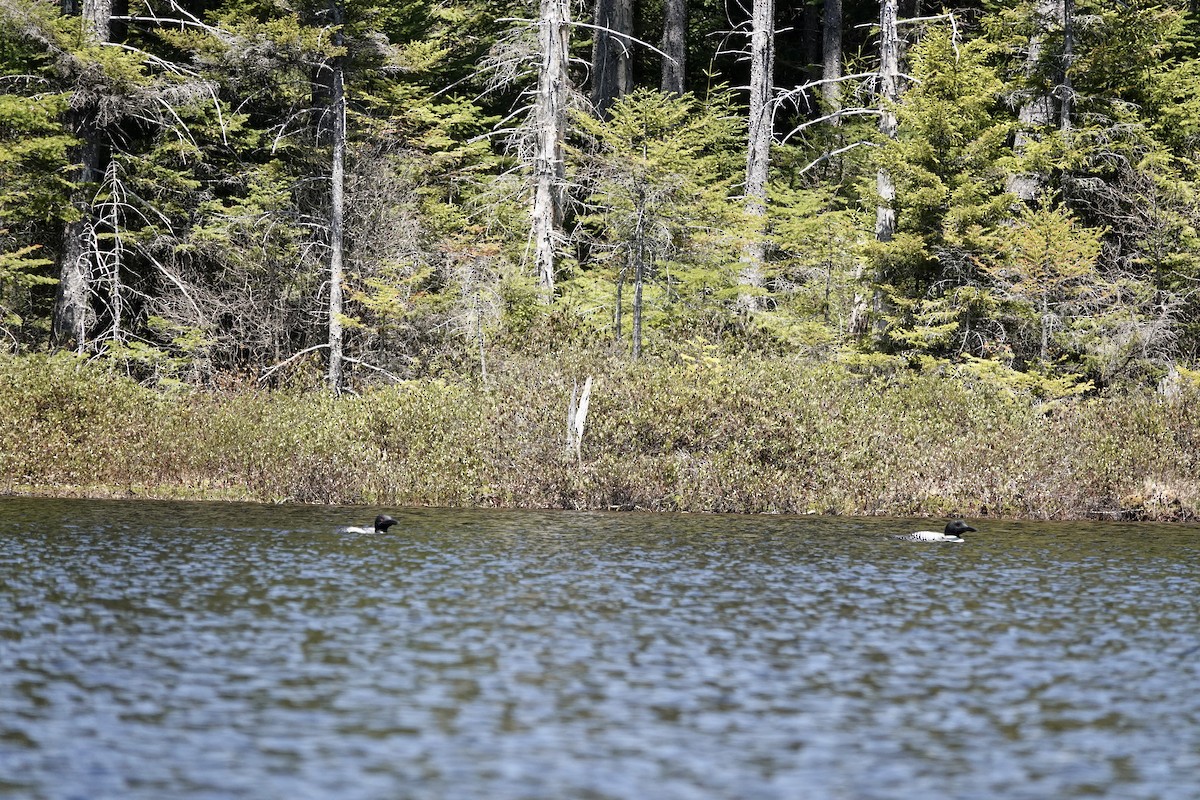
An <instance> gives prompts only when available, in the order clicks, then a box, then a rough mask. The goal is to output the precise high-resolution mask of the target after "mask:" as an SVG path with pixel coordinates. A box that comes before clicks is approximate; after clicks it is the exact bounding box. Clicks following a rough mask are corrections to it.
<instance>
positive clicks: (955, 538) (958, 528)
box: [899, 519, 975, 542]
mask: <svg viewBox="0 0 1200 800" xmlns="http://www.w3.org/2000/svg"><path fill="white" fill-rule="evenodd" d="M974 530H975V528H972V527H971V526H970V525H968V524H967V523H965V522H963V521H962V520H961V519H956V520H954V521H953V522H950V523H948V524H947V525H946V530H945V531H944V532H938V531H916V532H915V533H910V534H907V535H906V536H901V537H899V538H901V539H904V540H906V541H909V542H961V541H963V538H962V534H964V533H966V532H967V531H974Z"/></svg>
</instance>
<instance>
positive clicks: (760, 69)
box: [740, 0, 775, 308]
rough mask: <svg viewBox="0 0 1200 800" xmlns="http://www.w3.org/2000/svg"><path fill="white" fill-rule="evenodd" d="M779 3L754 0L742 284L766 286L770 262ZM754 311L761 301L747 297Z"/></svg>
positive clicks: (749, 305) (770, 0)
mask: <svg viewBox="0 0 1200 800" xmlns="http://www.w3.org/2000/svg"><path fill="white" fill-rule="evenodd" d="M774 68H775V0H754V10H753V17H752V19H751V32H750V126H749V127H750V137H749V138H750V141H749V146H748V147H747V149H746V213H747V214H748V215H749V216H750V218H751V223H752V225H753V228H754V230H753V231H752V232H751V239H750V242H749V243H748V244H747V245H746V248H745V250H744V251H743V253H742V273H741V277H740V283H741V284H742V285H744V286H750V287H760V286H762V285H763V261H764V260H765V259H766V249H767V245H766V234H767V177H768V175H769V173H770V168H771V140H772V138H773V137H774V133H775V131H774V117H775V113H774V110H775V109H774V104H773V103H772V102H771V100H772V90H773V88H774ZM743 302H744V303H745V304H746V305H747V306H748V307H751V308H754V307H757V299H756V298H754V297H753V296H751V295H746V296H744V297H743Z"/></svg>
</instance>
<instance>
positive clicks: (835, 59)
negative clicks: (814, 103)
mask: <svg viewBox="0 0 1200 800" xmlns="http://www.w3.org/2000/svg"><path fill="white" fill-rule="evenodd" d="M821 56H822V60H823V62H824V64H823V69H822V72H821V77H822V78H823V79H824V80H825V83H823V84H821V95H822V97H823V98H824V100H825V113H827V114H831V113H834V112H837V111H840V110H841V109H842V86H841V83H840V82H839V81H840V80H841V77H842V0H825V20H824V36H823V39H822V46H821ZM833 122H834V124H835V125H836V124H838V123H839V122H840V120H839V119H838V118H837V117H835V118H834V120H833Z"/></svg>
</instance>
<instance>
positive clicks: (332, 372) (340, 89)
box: [328, 3, 346, 394]
mask: <svg viewBox="0 0 1200 800" xmlns="http://www.w3.org/2000/svg"><path fill="white" fill-rule="evenodd" d="M334 7H335V12H334V14H335V16H334V24H335V25H338V26H339V28H338V29H336V30H335V32H334V35H333V44H334V45H335V46H337V47H340V46H341V45H342V33H341V30H340V25H341V24H342V13H341V8H340V6H338V5H337V4H336V3H335V4H334ZM330 66H331V67H332V70H333V75H332V86H331V89H332V97H331V102H330V109H329V111H330V113H331V114H333V165H332V169H331V170H330V173H331V174H330V181H331V183H332V186H331V190H330V202H329V375H328V380H329V388H330V389H332V390H333V393H334V394H338V393H340V392H341V390H342V355H343V352H342V275H343V266H342V263H343V262H342V257H343V250H344V247H345V224H344V212H345V188H346V83H345V78H346V76H345V69H344V64H343V61H342V57H341V56H337V57H335V58H334V59H333V61H332V64H331V65H330Z"/></svg>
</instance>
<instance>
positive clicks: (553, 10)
mask: <svg viewBox="0 0 1200 800" xmlns="http://www.w3.org/2000/svg"><path fill="white" fill-rule="evenodd" d="M567 2H568V0H541V19H540V21H539V23H538V24H539V37H538V38H539V45H540V48H541V56H542V62H541V67H540V69H539V71H538V90H537V98H536V100H535V104H534V111H533V116H534V125H535V127H536V129H537V144H536V152H535V154H534V182H535V185H534V197H533V239H534V260H535V262H536V265H537V272H538V282H539V283H540V284H541V287H542V292H543V296H544V300H545V301H546V302H549V301H550V299H551V297H553V295H554V280H555V274H554V266H555V257H554V246H555V243H556V242H557V241H558V239H559V238H560V231H561V228H562V219H563V204H564V193H563V179H564V174H565V173H564V170H563V153H562V143H563V139H564V137H565V133H566V124H567V47H568V39H569V30H570V29H569V25H568V23H569V21H570V11H569V8H568V5H567Z"/></svg>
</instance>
